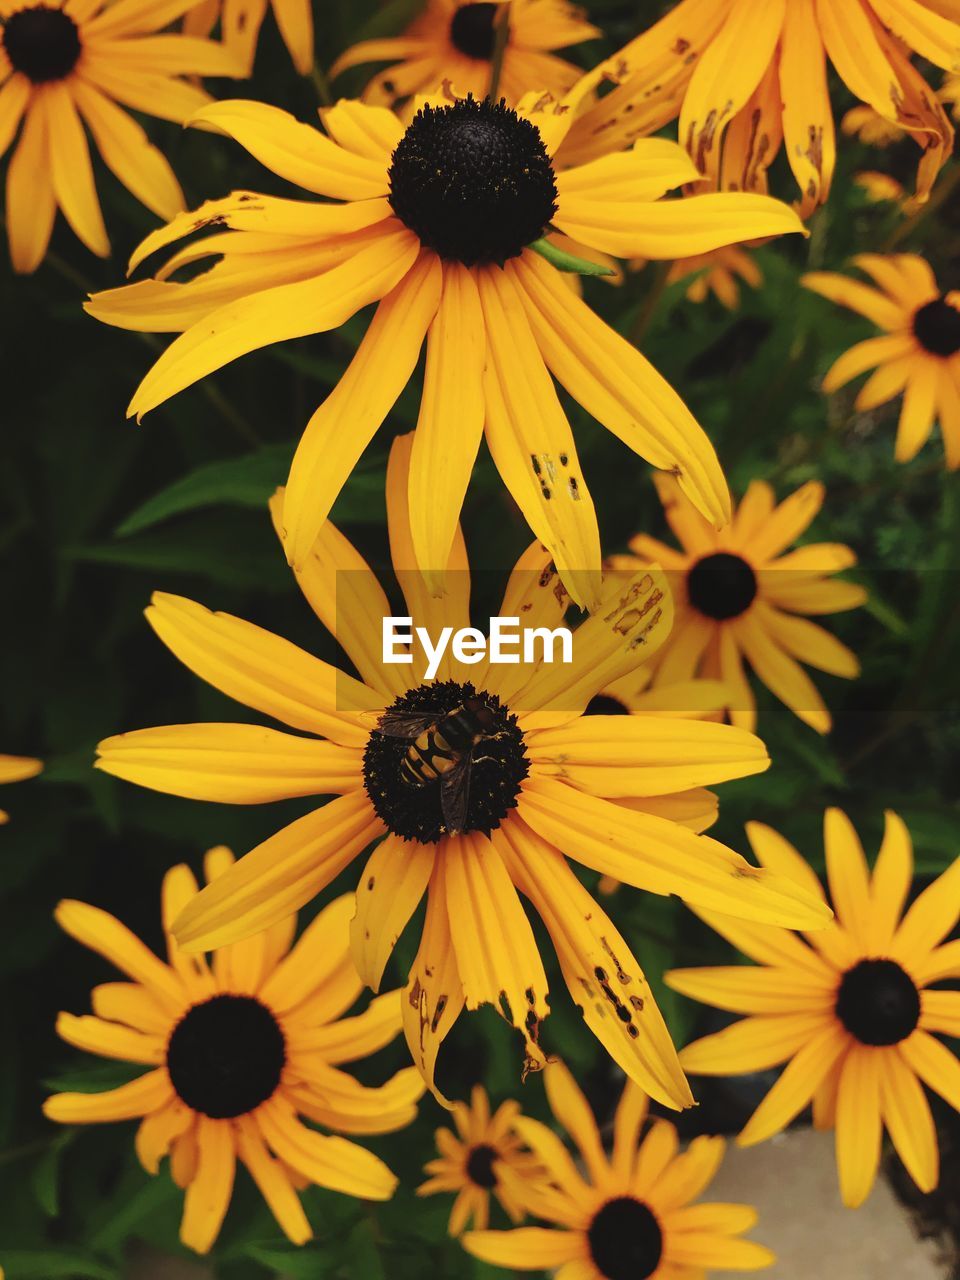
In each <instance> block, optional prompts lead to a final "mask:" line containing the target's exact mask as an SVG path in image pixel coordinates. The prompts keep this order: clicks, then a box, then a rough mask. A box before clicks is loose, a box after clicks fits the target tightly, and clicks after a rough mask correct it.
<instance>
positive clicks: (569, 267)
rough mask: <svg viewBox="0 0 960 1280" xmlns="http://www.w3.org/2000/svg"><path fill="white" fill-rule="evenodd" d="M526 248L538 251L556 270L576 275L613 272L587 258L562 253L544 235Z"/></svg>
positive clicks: (598, 274) (602, 274)
mask: <svg viewBox="0 0 960 1280" xmlns="http://www.w3.org/2000/svg"><path fill="white" fill-rule="evenodd" d="M527 248H528V249H532V250H533V251H534V253H539V255H540V257H541V258H546V260H547V261H548V262H549V263H551V264H552V265H553V266H555V267H556V268H557V270H558V271H569V272H571V273H573V274H574V275H578V276H612V275H613V274H614V272H613V270H612V268H610V267H602V266H601V265H600V264H599V262H590V261H589V260H588V259H587V258H577V257H575V256H574V255H573V254H572V253H564V251H563V250H562V249H558V248H557V246H556V245H555V244H552V243H551V242H550V241H549V240H548V239H547V238H546V236H542V237H541V238H540V239H539V240H534V242H533V244H528V245H527Z"/></svg>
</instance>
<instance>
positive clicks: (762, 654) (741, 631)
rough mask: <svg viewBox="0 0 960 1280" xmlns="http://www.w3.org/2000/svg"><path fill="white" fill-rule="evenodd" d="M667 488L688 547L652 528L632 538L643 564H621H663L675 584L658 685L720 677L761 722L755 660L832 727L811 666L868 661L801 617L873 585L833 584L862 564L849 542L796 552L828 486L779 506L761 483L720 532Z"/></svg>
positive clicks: (850, 669)
mask: <svg viewBox="0 0 960 1280" xmlns="http://www.w3.org/2000/svg"><path fill="white" fill-rule="evenodd" d="M657 489H658V491H659V494H660V500H661V502H662V503H663V508H664V514H665V515H666V518H667V523H668V524H669V525H670V528H671V529H672V530H673V532H674V534H675V535H676V537H677V539H678V540H679V541H680V543H681V545H682V550H681V551H677V550H675V549H674V548H673V547H669V546H667V545H666V543H663V542H660V541H658V540H657V539H656V538H650V537H648V536H647V535H646V534H642V533H641V534H637V536H636V537H635V538H633V539H632V541H631V543H630V547H631V549H632V550H633V551H634V552H636V554H637V556H639V557H640V560H636V559H633V558H632V557H629V556H615V557H613V560H612V563H613V564H614V565H615V566H616V567H617V568H618V569H621V570H626V569H628V568H630V567H631V566H633V567H637V566H638V565H639V564H641V563H649V562H650V561H656V562H657V563H658V564H661V565H662V566H663V567H664V569H665V570H666V571H667V574H668V576H669V578H670V581H671V584H672V585H673V587H674V592H675V595H676V597H677V600H676V607H677V619H676V623H675V625H674V632H673V635H672V636H671V638H670V644H669V646H665V647H664V648H663V649H662V650H661V652H660V654H659V655H658V656H657V658H656V660H655V661H656V664H657V665H656V675H655V676H654V688H660V687H662V686H667V687H669V686H670V685H672V684H673V683H675V682H676V681H684V680H689V679H690V678H691V677H692V676H693V675H694V674H696V673H699V674H701V675H703V676H707V677H711V678H719V679H720V680H722V681H723V682H724V684H725V685H726V686H727V688H728V690H729V692H730V702H729V704H728V707H729V711H730V718H731V720H732V721H733V723H734V724H737V725H740V726H742V727H743V728H747V729H753V728H754V727H755V725H756V704H755V702H754V697H753V693H752V691H751V689H750V685H749V682H748V681H747V679H746V676H745V675H744V671H743V665H742V659H743V658H746V660H747V662H748V663H749V664H750V666H751V667H752V668H753V671H754V674H755V675H756V676H757V677H758V678H759V679H760V680H761V681H762V682H763V683H764V684H765V685H766V686H767V688H768V689H769V690H770V692H771V693H773V694H774V695H775V696H776V697H778V698H779V699H780V701H781V702H784V703H785V704H786V705H787V706H788V707H789V708H790V710H791V711H792V712H793V713H794V714H795V715H798V716H799V717H800V719H801V720H803V721H805V723H807V724H809V725H810V726H811V727H812V728H814V729H816V730H817V731H818V732H819V733H826V732H827V731H828V730H829V729H830V723H831V721H830V713H829V711H828V710H827V708H826V706H825V705H824V702H823V699H822V698H821V697H820V694H819V693H818V692H817V689H816V686H815V685H814V684H813V682H812V681H811V680H810V678H809V676H807V674H806V673H805V672H804V670H803V668H802V667H801V665H800V663H801V662H805V663H807V664H809V665H810V666H812V667H816V668H817V669H818V670H820V671H827V672H829V673H830V674H831V675H835V676H843V677H844V678H846V679H852V678H853V677H854V676H856V675H857V674H858V673H859V669H860V668H859V665H858V663H857V659H856V658H855V656H854V655H853V654H852V653H851V652H850V650H849V649H848V648H847V647H846V645H844V644H841V643H840V641H839V640H837V639H836V638H835V637H834V636H832V635H831V634H830V633H829V632H828V631H825V630H824V629H823V628H822V627H820V626H817V625H816V624H815V623H813V622H810V621H809V620H808V619H807V618H804V617H801V616H800V615H802V614H829V613H838V612H840V611H842V610H845V609H854V608H856V607H857V605H861V604H863V602H864V600H865V599H866V592H865V590H864V589H863V587H860V586H857V585H856V584H854V583H851V582H833V581H831V580H830V578H831V575H832V574H834V573H838V572H839V571H840V570H842V569H848V568H850V566H851V565H853V564H855V563H856V556H855V555H854V553H853V551H851V549H850V548H849V547H845V546H841V545H839V544H837V543H832V542H824V543H814V544H811V545H808V546H803V547H797V548H795V549H794V550H793V551H787V548H788V547H789V546H790V544H791V543H792V542H793V541H794V540H795V539H796V538H797V537H799V535H800V534H802V533H803V532H804V530H805V529H806V528H807V527H808V526H809V524H810V523H811V521H812V520H813V519H814V517H815V516H816V515H817V512H818V511H819V510H820V508H821V506H822V505H823V499H824V488H823V485H822V484H817V483H814V482H812V481H811V482H810V483H809V484H805V485H803V486H801V488H799V489H798V490H797V491H796V492H795V493H793V494H791V495H790V497H789V498H787V499H785V500H784V501H783V502H782V503H780V505H779V506H777V504H776V499H775V497H774V493H773V490H772V489H771V487H770V486H769V485H768V484H766V483H765V482H764V481H762V480H754V481H752V482H751V484H750V487H749V488H748V489H747V492H746V494H745V495H744V498H743V501H742V502H741V503H740V506H739V509H738V510H737V512H736V514H735V515H734V519H733V523H732V524H731V525H729V526H728V527H727V528H726V529H722V530H720V532H719V533H718V532H717V531H716V530H715V529H712V528H711V527H710V525H708V524H707V522H706V521H705V520H704V519H703V518H702V517H701V516H700V515H699V513H698V512H697V511H696V510H695V509H694V508H693V507H692V506H691V505H690V503H689V502H687V500H686V499H685V498H684V496H683V494H682V493H681V492H680V490H679V489H678V488H677V486H676V485H675V484H674V483H673V482H672V481H671V480H670V478H669V477H666V476H658V477H657ZM784 552H786V554H784Z"/></svg>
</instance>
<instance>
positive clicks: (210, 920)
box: [174, 790, 383, 951]
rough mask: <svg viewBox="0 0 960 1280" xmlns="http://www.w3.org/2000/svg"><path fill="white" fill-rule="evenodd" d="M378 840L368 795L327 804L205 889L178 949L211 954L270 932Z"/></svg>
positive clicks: (182, 921)
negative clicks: (227, 945)
mask: <svg viewBox="0 0 960 1280" xmlns="http://www.w3.org/2000/svg"><path fill="white" fill-rule="evenodd" d="M382 833H383V824H382V822H381V821H380V819H379V818H378V817H377V816H376V814H375V813H374V812H373V809H372V808H371V807H370V801H369V800H368V799H367V795H366V792H364V791H362V790H361V791H357V792H353V793H352V794H349V795H345V796H339V797H338V798H337V799H336V800H331V801H330V802H329V804H326V805H322V806H321V807H320V808H319V809H316V810H315V811H314V812H313V813H308V814H306V815H305V816H304V817H302V818H298V819H296V821H294V822H291V823H290V825H289V826H287V827H284V828H283V829H282V830H281V831H278V832H277V834H276V835H274V836H271V837H270V838H269V839H267V840H265V841H264V842H263V843H262V844H260V845H258V846H257V847H256V848H255V849H253V850H251V852H250V853H248V854H246V856H245V857H243V858H241V859H240V861H239V862H238V863H237V864H236V866H234V867H231V868H230V870H229V871H228V872H226V873H225V874H224V875H222V876H220V878H219V879H218V880H215V881H214V882H213V884H210V885H207V887H206V889H204V890H203V891H202V892H201V893H200V894H198V896H197V897H196V898H194V900H193V901H192V902H191V903H190V905H189V906H188V907H187V908H186V910H185V911H184V912H183V914H182V915H181V916H180V918H179V920H178V921H177V924H176V928H175V930H174V932H175V935H176V937H177V941H178V942H179V943H180V945H181V947H183V949H184V950H185V951H209V950H212V949H213V948H215V947H219V946H223V945H225V944H226V943H229V942H236V941H239V940H240V939H241V938H248V937H250V936H251V934H254V933H257V932H258V931H259V930H261V929H266V928H268V927H269V926H270V925H272V924H275V923H276V922H277V921H278V920H282V919H284V918H285V917H286V916H288V915H289V914H290V913H291V912H292V911H296V910H298V909H299V908H300V907H302V906H303V905H304V904H305V903H307V902H309V901H310V899H311V898H313V897H314V896H315V895H316V894H318V893H319V892H320V891H321V890H322V889H324V888H326V886H327V885H328V884H329V883H330V881H331V880H333V879H334V877H336V876H337V875H339V873H340V872H341V871H342V870H343V869H344V867H346V866H348V865H349V864H350V863H351V862H352V861H353V859H354V858H355V857H356V856H357V854H358V853H360V851H361V850H362V849H364V848H365V847H366V846H367V845H368V844H370V842H371V841H372V840H374V839H376V837H377V836H379V835H381V834H382Z"/></svg>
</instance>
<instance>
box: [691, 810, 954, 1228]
mask: <svg viewBox="0 0 960 1280" xmlns="http://www.w3.org/2000/svg"><path fill="white" fill-rule="evenodd" d="M747 835H748V837H749V839H750V843H751V845H752V846H753V850H754V853H755V854H756V856H757V857H758V858H759V860H760V862H761V863H762V864H763V865H764V866H765V867H769V868H771V869H772V868H774V867H775V868H776V869H777V870H778V871H780V872H781V874H783V875H786V876H791V877H793V879H794V880H795V881H796V883H797V884H798V885H801V884H802V885H803V886H804V887H805V888H807V889H808V890H809V891H810V892H811V893H814V892H817V891H819V892H820V894H821V895H823V888H822V886H821V885H820V882H819V880H818V879H817V877H816V876H815V875H814V873H813V871H812V870H811V869H810V867H809V866H808V864H807V863H806V861H805V860H804V859H803V857H802V856H801V855H800V854H799V853H798V852H797V850H796V849H795V848H794V847H793V845H791V844H789V843H788V842H787V841H786V840H785V839H784V838H783V836H781V835H779V834H778V833H777V832H776V831H773V830H772V829H771V828H770V827H767V826H764V825H763V824H762V823H759V822H752V823H749V824H748V826H747ZM824 843H825V846H826V858H827V880H828V882H829V886H830V896H831V898H832V900H833V907H834V910H835V911H836V913H837V918H836V921H835V922H834V923H832V924H831V925H829V926H828V927H827V928H826V929H823V930H821V931H819V932H818V933H816V934H806V935H803V936H802V937H801V936H798V935H797V934H794V933H791V932H789V931H788V930H785V929H757V928H754V927H753V926H752V925H743V924H741V923H740V922H739V921H734V920H731V919H730V918H729V917H726V916H722V915H719V914H716V913H714V912H705V911H699V910H698V912H697V914H698V915H700V916H701V917H702V918H703V919H704V920H705V921H706V922H707V924H709V925H710V926H711V927H712V928H714V929H716V930H717V932H718V933H720V934H722V935H723V937H725V938H726V939H727V940H728V941H729V942H730V943H732V944H733V946H735V947H737V948H738V949H739V950H740V951H743V952H744V953H745V954H746V955H748V956H749V957H750V958H751V959H752V960H755V961H756V962H757V964H758V965H759V966H761V967H759V968H754V967H750V966H741V965H736V966H731V967H724V968H712V969H676V970H674V971H673V972H672V973H670V974H668V975H667V982H668V983H669V985H670V986H671V987H673V988H674V989H675V990H676V991H680V992H683V994H684V995H688V996H690V997H692V998H693V999H695V1000H702V1001H704V1002H705V1003H707V1004H711V1005H715V1006H716V1007H717V1008H720V1009H728V1010H730V1011H731V1012H733V1013H741V1014H746V1015H748V1016H747V1017H745V1018H744V1019H743V1020H742V1021H740V1022H735V1023H734V1024H733V1025H732V1026H730V1027H728V1028H727V1029H726V1030H724V1031H720V1032H718V1033H717V1034H716V1035H711V1036H706V1037H705V1038H704V1039H702V1040H698V1041H696V1042H695V1043H694V1044H691V1045H689V1046H688V1047H687V1048H686V1049H684V1051H683V1053H682V1054H681V1055H680V1056H681V1060H682V1061H683V1063H684V1065H685V1066H686V1067H687V1069H688V1070H689V1071H691V1072H693V1073H695V1074H697V1075H711V1076H713V1075H720V1076H726V1075H738V1074H740V1073H743V1072H757V1071H767V1070H769V1069H770V1068H771V1067H775V1066H777V1065H779V1064H780V1063H783V1062H786V1063H787V1067H786V1069H785V1070H784V1072H783V1074H782V1075H781V1077H780V1079H779V1080H778V1081H777V1083H776V1084H775V1085H774V1086H773V1088H772V1089H771V1090H770V1092H769V1093H768V1094H767V1096H766V1097H765V1098H764V1100H763V1101H762V1102H761V1103H760V1106H759V1107H758V1108H757V1110H756V1111H755V1112H754V1113H753V1115H752V1116H751V1118H750V1120H749V1121H748V1122H747V1125H746V1128H745V1129H744V1130H743V1132H742V1133H741V1134H740V1137H739V1139H738V1141H739V1143H740V1145H741V1146H750V1145H752V1144H753V1143H756V1142H762V1141H763V1140H764V1139H766V1138H770V1137H772V1136H773V1135H774V1134H775V1133H779V1132H780V1130H781V1129H785V1128H786V1127H787V1125H789V1124H790V1123H791V1121H792V1120H794V1119H795V1118H796V1116H798V1115H799V1114H800V1112H801V1111H802V1110H803V1109H804V1108H805V1107H806V1106H807V1105H808V1104H809V1103H810V1102H811V1100H812V1102H813V1119H814V1123H815V1124H816V1126H817V1128H819V1129H835V1130H836V1134H837V1139H836V1145H837V1166H838V1171H839V1175H840V1190H841V1193H842V1195H843V1201H844V1204H846V1205H849V1206H850V1207H851V1208H855V1207H856V1206H857V1205H859V1204H862V1203H863V1201H864V1200H865V1199H866V1198H867V1196H868V1195H869V1193H870V1188H871V1187H872V1186H873V1182H874V1179H875V1177H876V1173H877V1167H878V1165H879V1161H880V1143H881V1136H882V1131H883V1128H884V1127H885V1128H886V1130H887V1132H888V1133H889V1134H890V1137H891V1138H892V1139H893V1144H894V1146H895V1147H896V1149H897V1152H898V1154H899V1155H900V1158H901V1160H902V1161H903V1163H904V1164H905V1165H906V1167H907V1170H908V1171H909V1173H910V1176H911V1177H912V1178H913V1179H914V1181H915V1182H916V1184H917V1186H918V1187H919V1188H920V1189H921V1190H922V1191H932V1190H933V1188H934V1187H935V1186H936V1185H937V1181H938V1178H939V1168H938V1166H939V1159H938V1152H937V1136H936V1130H935V1128H934V1124H933V1119H932V1118H931V1115H930V1107H929V1104H928V1102H927V1099H926V1096H925V1094H924V1091H923V1088H922V1085H921V1082H922V1084H926V1085H927V1086H928V1087H929V1088H930V1089H933V1090H934V1091H935V1092H936V1093H939V1094H940V1095H941V1097H943V1098H944V1099H945V1100H946V1102H947V1103H948V1104H949V1105H950V1106H951V1107H954V1108H955V1109H957V1110H960V1062H958V1060H957V1059H956V1057H955V1056H954V1055H953V1053H951V1052H950V1050H949V1049H947V1048H946V1046H945V1045H943V1044H942V1043H941V1042H940V1041H939V1040H937V1039H936V1038H935V1035H934V1034H932V1033H936V1034H939V1035H945V1036H950V1037H956V1036H958V1035H960V991H940V990H937V989H935V987H934V984H935V983H938V982H942V981H944V980H945V979H956V978H958V977H960V942H946V943H944V938H946V937H948V936H949V934H950V933H951V932H952V930H953V929H954V928H955V927H956V924H957V920H958V917H960V858H958V859H957V860H956V861H955V862H954V863H953V865H952V866H951V867H950V869H949V870H948V871H945V872H944V873H943V875H942V876H940V877H939V879H937V880H935V881H934V882H933V883H932V884H930V885H929V886H928V887H927V888H926V889H924V890H923V892H922V893H921V894H920V895H919V896H918V897H917V898H916V900H915V901H914V902H913V904H912V906H911V907H910V908H909V910H908V911H907V912H906V914H905V915H903V908H904V905H905V903H906V901H907V896H908V894H909V892H910V888H911V882H912V879H913V848H912V844H911V841H910V834H909V832H908V831H907V829H906V827H905V826H904V824H903V822H902V821H901V820H900V818H898V817H897V815H896V814H895V813H891V812H888V813H887V814H886V830H885V834H884V837H883V844H882V845H881V847H880V853H879V855H878V857H877V860H876V863H875V865H874V868H873V874H872V876H871V874H870V872H869V870H868V868H867V862H866V859H865V857H864V853H863V849H862V847H861V844H860V841H859V839H858V838H857V833H856V831H855V830H854V829H853V826H852V824H851V823H850V820H849V818H847V817H846V815H845V814H843V813H841V811H840V810H839V809H828V810H827V813H826V816H825V821H824ZM823 900H824V901H826V898H825V897H824V899H823ZM901 917H902V918H901ZM941 944H942V945H941Z"/></svg>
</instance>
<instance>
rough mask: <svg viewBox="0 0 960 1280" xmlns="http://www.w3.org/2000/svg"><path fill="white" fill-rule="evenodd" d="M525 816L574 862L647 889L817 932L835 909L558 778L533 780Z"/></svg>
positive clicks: (709, 844)
mask: <svg viewBox="0 0 960 1280" xmlns="http://www.w3.org/2000/svg"><path fill="white" fill-rule="evenodd" d="M519 811H520V816H521V817H522V818H523V819H524V821H525V822H527V823H528V824H529V825H530V826H531V827H532V828H533V829H534V831H536V832H538V833H539V834H540V835H541V836H543V838H544V839H545V840H547V841H549V842H550V843H552V844H553V845H554V846H555V847H556V848H558V849H560V850H561V851H562V852H564V853H565V854H566V855H567V856H568V857H571V858H574V859H576V860H577V861H579V862H583V863H585V864H586V865H587V866H592V867H593V868H594V869H595V870H597V871H599V872H601V873H602V874H604V875H612V876H614V877H615V878H616V879H618V880H622V881H623V882H624V883H626V884H632V885H635V886H636V887H637V888H641V889H645V890H647V891H648V892H651V893H659V894H677V895H678V896H679V897H681V898H683V899H684V901H689V902H692V903H696V904H699V905H702V906H707V907H711V908H712V909H713V910H719V911H725V912H727V913H728V914H732V915H737V916H741V917H743V918H744V919H748V920H758V921H761V922H763V923H767V924H781V925H788V926H790V927H794V928H801V929H803V928H808V929H809V928H813V929H816V928H818V927H820V926H822V925H823V924H824V923H825V922H826V920H827V919H828V918H829V914H830V913H829V908H827V907H826V906H825V905H824V903H823V902H822V901H817V900H814V899H813V898H812V897H811V896H810V895H809V894H807V893H806V892H805V891H804V890H803V889H801V888H800V887H799V886H798V885H796V884H795V883H794V882H793V881H792V880H787V879H784V878H783V877H781V876H776V875H771V874H770V873H769V872H765V871H761V870H759V869H758V868H756V867H753V866H751V865H750V864H749V863H748V862H746V861H745V860H744V859H743V858H741V857H740V855H739V854H737V853H734V852H733V850H732V849H728V848H726V846H725V845H722V844H719V843H718V842H717V841H716V840H712V839H711V838H710V837H709V836H698V835H695V834H694V833H693V832H691V831H687V830H686V829H685V828H684V827H680V826H678V825H677V824H676V823H672V822H668V821H666V820H665V819H663V818H657V817H654V816H653V815H652V814H646V813H637V812H635V811H633V810H630V809H625V808H622V807H620V806H618V805H615V804H612V803H611V802H610V801H609V800H603V799H600V798H599V797H596V796H587V795H582V794H580V793H578V792H576V791H574V790H573V788H572V787H568V786H565V785H564V784H563V783H562V782H558V781H556V780H555V779H553V778H542V777H537V778H533V777H531V778H528V779H527V780H526V782H525V783H524V786H523V791H522V792H521V797H520V804H519Z"/></svg>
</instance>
